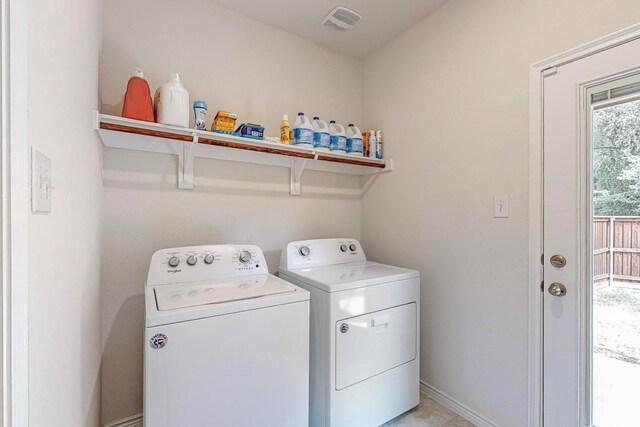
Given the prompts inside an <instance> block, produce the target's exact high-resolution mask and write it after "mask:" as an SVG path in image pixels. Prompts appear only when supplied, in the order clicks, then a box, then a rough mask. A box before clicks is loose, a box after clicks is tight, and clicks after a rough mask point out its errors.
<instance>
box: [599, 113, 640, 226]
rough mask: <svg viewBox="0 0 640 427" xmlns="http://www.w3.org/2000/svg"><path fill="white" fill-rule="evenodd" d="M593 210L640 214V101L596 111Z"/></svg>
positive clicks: (609, 213)
mask: <svg viewBox="0 0 640 427" xmlns="http://www.w3.org/2000/svg"><path fill="white" fill-rule="evenodd" d="M593 189H594V214H595V215H607V216H625V215H633V216H640V101H634V102H627V103H625V104H620V105H616V106H613V107H608V108H602V109H599V110H596V111H594V113H593Z"/></svg>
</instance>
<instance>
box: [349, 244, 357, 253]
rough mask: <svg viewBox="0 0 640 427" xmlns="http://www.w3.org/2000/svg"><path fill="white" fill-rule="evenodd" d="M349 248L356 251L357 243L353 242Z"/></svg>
mask: <svg viewBox="0 0 640 427" xmlns="http://www.w3.org/2000/svg"><path fill="white" fill-rule="evenodd" d="M349 249H350V250H351V252H355V251H356V245H354V244H353V243H352V244H350V245H349Z"/></svg>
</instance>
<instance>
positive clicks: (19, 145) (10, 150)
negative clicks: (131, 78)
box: [0, 0, 30, 427]
mask: <svg viewBox="0 0 640 427" xmlns="http://www.w3.org/2000/svg"><path fill="white" fill-rule="evenodd" d="M0 8H1V10H2V15H1V16H2V22H1V32H0V42H1V48H2V49H1V55H0V59H1V67H0V68H1V74H2V79H1V80H2V82H1V87H0V94H1V103H0V118H1V125H0V130H1V131H0V137H1V138H0V139H1V151H0V161H1V164H2V167H1V169H2V175H1V177H0V182H1V185H2V198H1V199H0V208H1V209H2V227H1V229H0V237H1V240H2V244H1V245H0V255H1V256H0V257H1V258H2V266H1V270H0V271H1V274H2V289H1V295H2V297H1V305H0V323H1V332H0V333H1V343H2V352H1V355H0V375H1V378H2V389H1V392H0V397H1V399H0V402H1V403H0V412H1V418H0V419H1V420H2V425H5V426H8V427H27V426H28V418H29V347H28V344H29V339H28V338H29V331H28V326H29V319H28V314H29V311H28V309H29V307H28V303H29V291H28V289H29V286H28V285H29V282H28V272H29V268H28V266H29V264H28V259H29V258H28V257H29V252H28V243H29V239H28V222H29V213H30V201H29V193H30V171H29V143H28V133H27V124H28V121H27V119H28V110H27V108H28V35H29V33H28V8H27V0H0Z"/></svg>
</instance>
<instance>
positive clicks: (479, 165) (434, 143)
mask: <svg viewBox="0 0 640 427" xmlns="http://www.w3.org/2000/svg"><path fill="white" fill-rule="evenodd" d="M639 20H640V9H639V8H638V2H637V0H619V1H609V2H601V1H597V0H563V1H557V0H523V1H511V0H483V1H472V2H470V1H465V0H451V1H450V2H448V3H446V4H445V5H444V6H442V7H441V8H440V9H438V10H437V11H435V12H434V13H432V14H431V15H429V16H428V17H426V18H425V19H424V20H422V21H420V22H419V23H418V24H416V25H415V26H413V27H412V28H410V29H409V30H407V31H406V32H404V33H403V34H402V35H400V36H399V37H397V38H396V39H394V40H393V41H391V42H389V43H388V44H386V45H385V46H383V47H382V48H380V49H379V50H377V51H376V52H374V53H373V54H372V55H370V56H369V57H367V58H366V59H365V61H364V81H363V115H364V120H365V124H367V125H368V126H375V127H376V128H382V129H384V132H385V133H384V136H385V145H384V148H385V156H386V157H389V158H393V159H394V162H395V170H394V172H393V173H390V174H386V175H384V176H381V177H379V179H378V180H377V182H376V183H375V184H374V185H373V186H371V188H370V190H369V191H368V192H367V193H366V195H365V196H364V198H363V202H362V203H363V204H362V212H363V220H362V241H363V245H364V247H365V249H366V250H367V255H368V256H369V257H370V258H373V259H374V260H376V261H381V262H385V263H389V264H397V265H402V266H406V267H411V268H416V269H419V270H420V271H421V274H422V276H421V277H422V296H421V298H422V316H421V334H422V336H421V338H422V342H421V378H422V379H423V380H424V381H426V382H427V383H428V384H429V385H431V386H432V387H435V388H436V389H438V390H440V391H442V392H443V393H446V394H447V395H449V396H452V397H453V398H454V399H456V400H457V401H458V402H460V403H461V404H463V405H465V406H467V407H468V408H470V409H471V410H473V411H475V412H476V413H478V414H480V415H481V416H484V417H485V418H487V419H489V420H492V421H493V422H495V424H496V425H501V426H524V425H526V424H527V400H528V397H527V392H528V389H527V356H528V353H527V339H528V335H527V334H528V326H527V312H528V287H527V286H528V285H527V283H528V272H527V268H528V117H529V116H528V98H529V97H528V89H529V80H528V79H529V66H530V65H531V64H533V63H535V62H538V61H540V60H543V59H545V58H547V57H550V56H552V55H555V54H557V53H560V52H562V51H565V50H568V49H570V48H573V47H576V46H578V45H580V44H583V43H586V42H588V41H591V40H593V39H596V38H598V37H601V36H604V35H606V34H609V33H611V32H614V31H617V30H620V29H622V28H624V27H626V26H629V25H631V24H634V23H636V22H638V21H639ZM495 195H508V196H509V201H510V217H509V218H507V219H494V218H493V217H492V213H493V196H495ZM534 256H539V255H538V254H534Z"/></svg>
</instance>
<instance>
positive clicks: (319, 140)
mask: <svg viewBox="0 0 640 427" xmlns="http://www.w3.org/2000/svg"><path fill="white" fill-rule="evenodd" d="M312 125H313V148H315V149H317V150H328V149H329V126H327V122H325V121H324V120H320V117H314V118H313V124H312Z"/></svg>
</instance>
